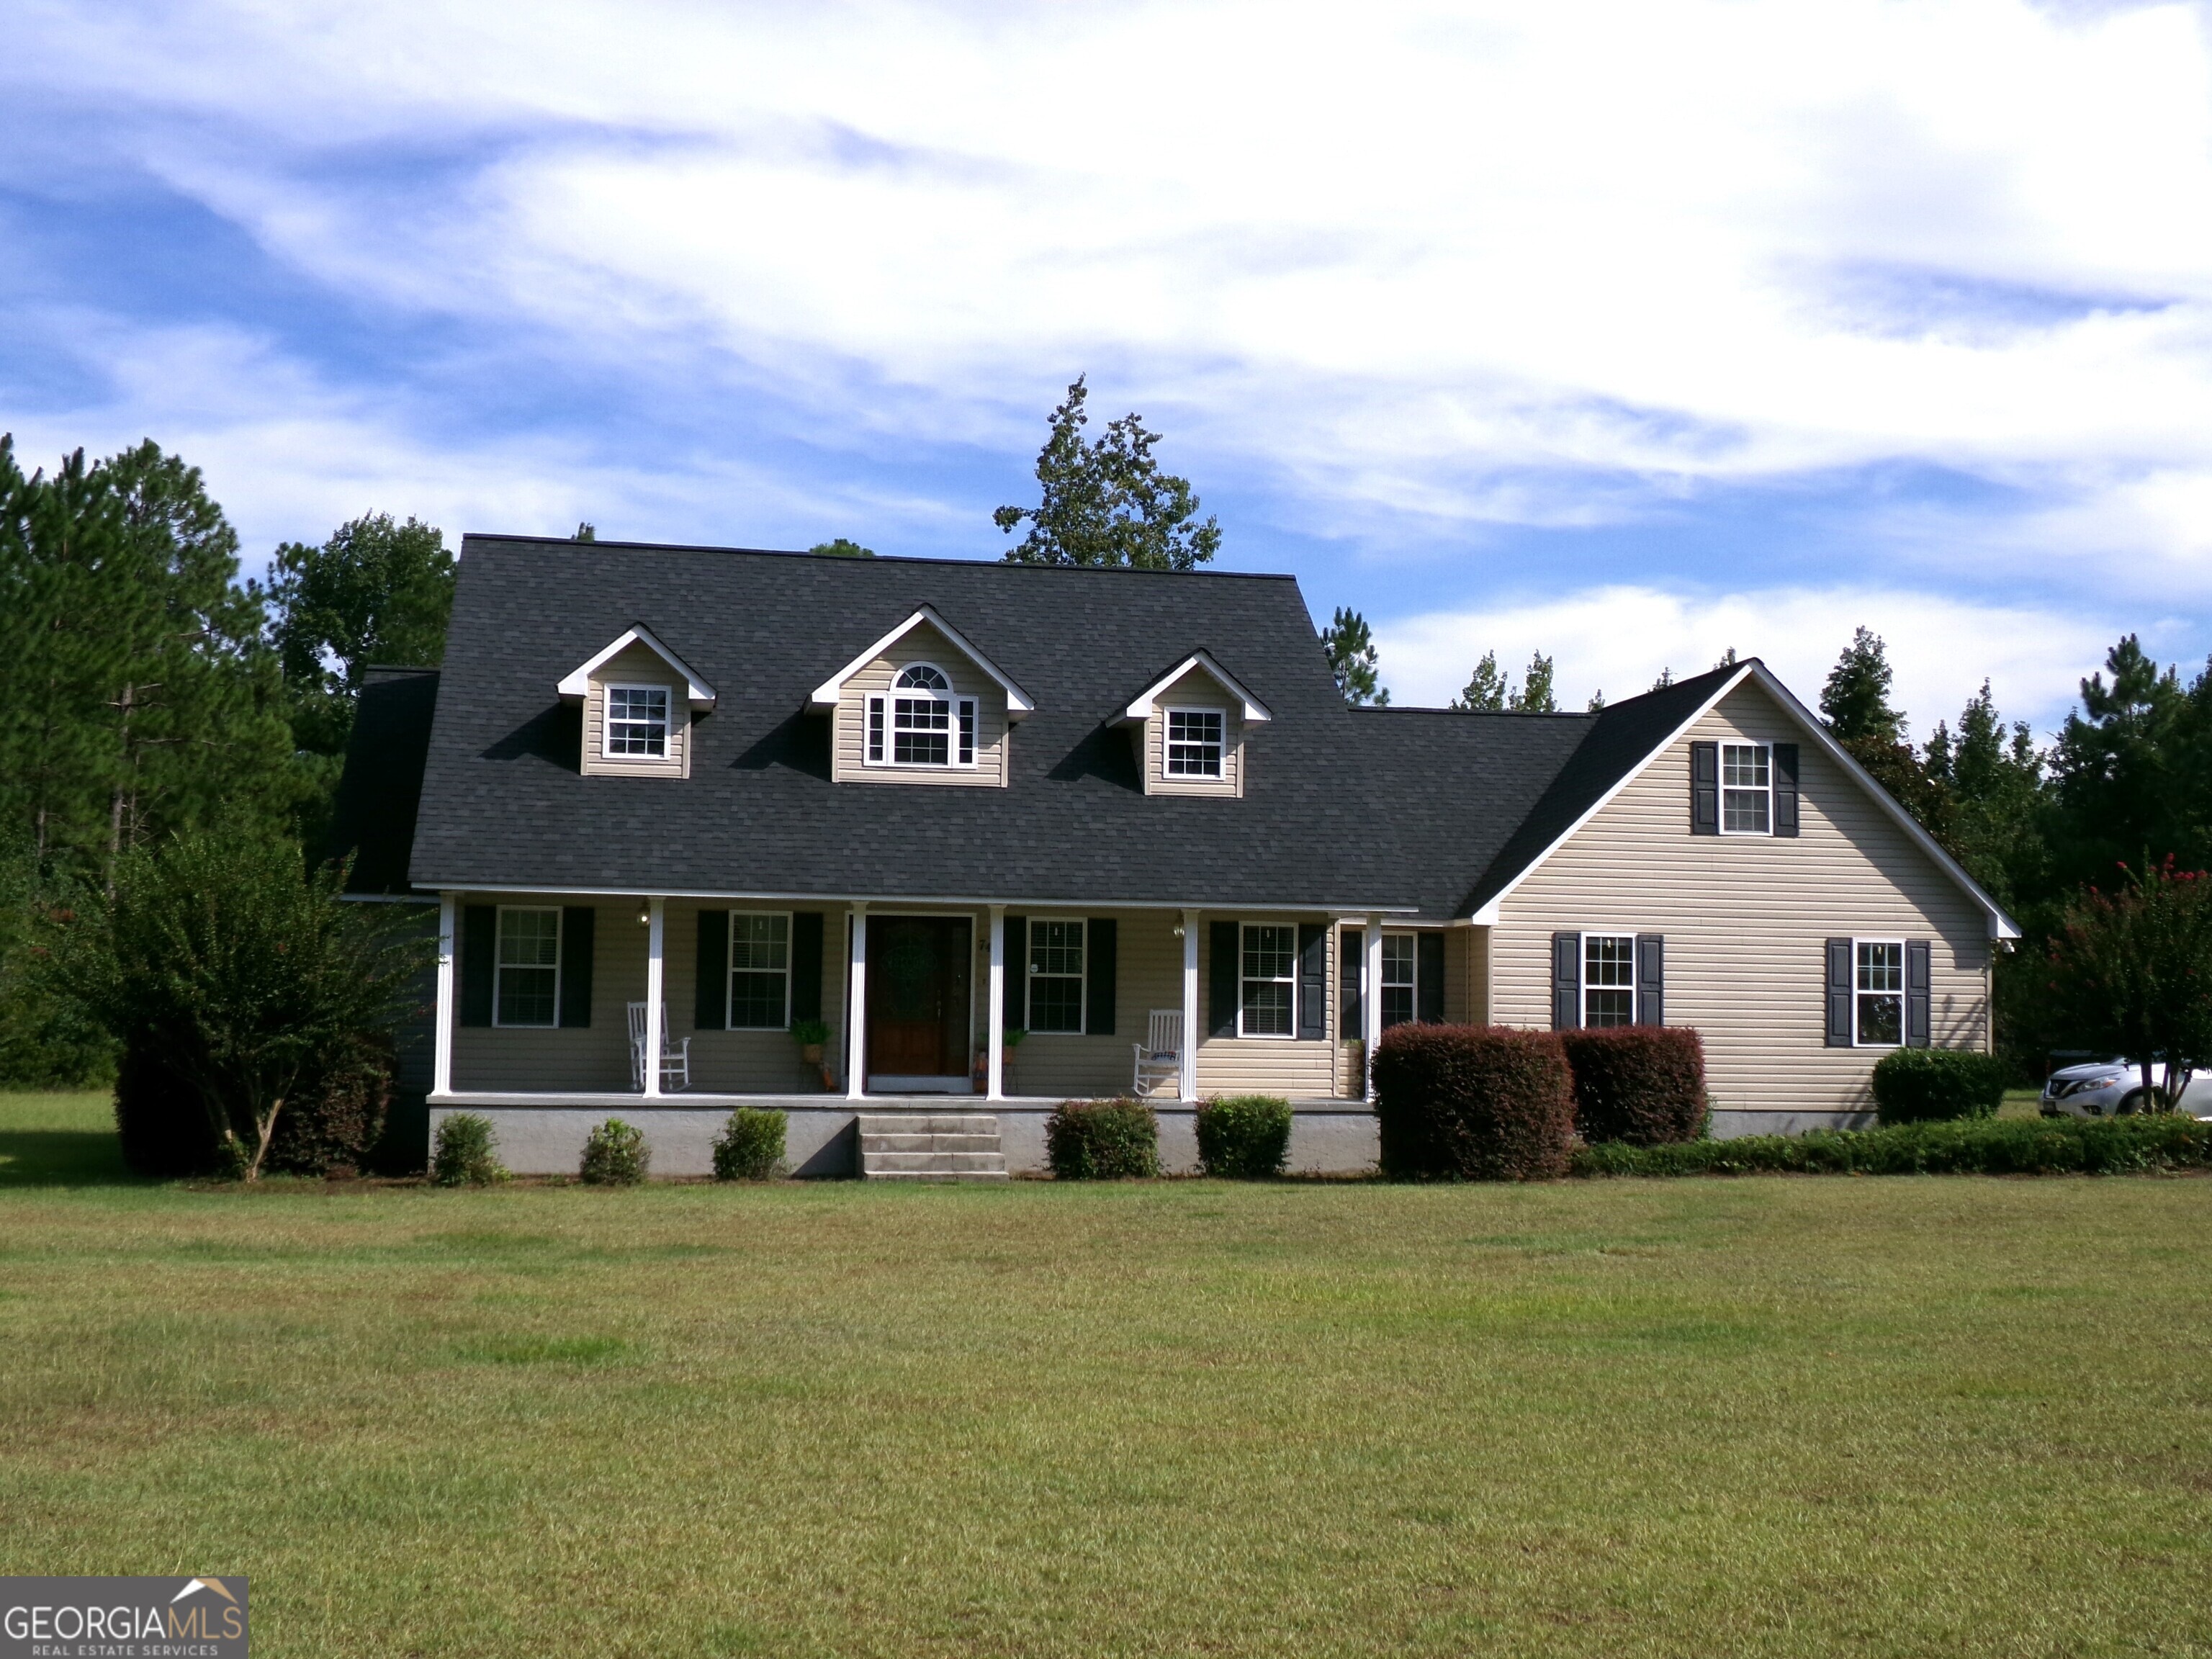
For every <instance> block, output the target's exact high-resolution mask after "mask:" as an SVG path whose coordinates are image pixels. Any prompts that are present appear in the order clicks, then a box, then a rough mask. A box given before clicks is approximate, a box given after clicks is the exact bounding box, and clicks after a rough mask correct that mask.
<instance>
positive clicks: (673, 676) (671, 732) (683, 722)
mask: <svg viewBox="0 0 2212 1659" xmlns="http://www.w3.org/2000/svg"><path fill="white" fill-rule="evenodd" d="M610 685H658V686H661V687H665V689H666V690H667V692H668V754H667V757H666V758H665V759H658V760H653V759H647V760H641V759H637V758H635V757H630V756H623V755H609V754H607V753H605V733H606V714H607V693H606V689H607V687H608V686H610ZM690 739H691V705H690V701H689V699H688V697H687V696H686V691H685V685H684V677H683V676H682V675H681V674H679V673H678V672H677V671H675V670H674V669H672V668H671V667H670V666H669V665H668V663H667V661H666V659H664V658H663V657H662V656H661V655H660V653H659V652H657V651H655V650H653V648H652V647H650V646H646V645H631V646H629V647H625V648H624V649H623V650H622V651H620V652H618V653H616V654H615V655H614V656H612V657H611V658H609V659H607V660H606V661H605V663H603V664H601V665H600V666H599V671H598V672H597V673H596V674H594V675H592V678H591V680H590V682H589V684H587V686H586V690H585V694H584V752H583V770H584V773H585V775H586V776H587V777H669V778H688V777H690V775H691V741H690Z"/></svg>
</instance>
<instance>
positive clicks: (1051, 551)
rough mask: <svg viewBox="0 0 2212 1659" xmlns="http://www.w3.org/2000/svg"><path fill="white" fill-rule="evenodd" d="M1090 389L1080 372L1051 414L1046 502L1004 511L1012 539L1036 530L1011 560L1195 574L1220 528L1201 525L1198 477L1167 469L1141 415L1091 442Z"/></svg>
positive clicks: (1040, 477) (1042, 475) (1041, 470)
mask: <svg viewBox="0 0 2212 1659" xmlns="http://www.w3.org/2000/svg"><path fill="white" fill-rule="evenodd" d="M1088 396H1089V392H1088V391H1087V390H1086V388H1085V385H1084V377H1083V376H1081V375H1078V376H1077V377H1076V380H1075V384H1074V385H1073V386H1069V387H1068V388H1067V401H1066V403H1064V404H1060V407H1059V408H1057V409H1055V410H1053V411H1052V435H1051V436H1050V437H1048V439H1046V441H1045V446H1044V448H1043V449H1042V451H1041V452H1039V453H1038V455H1037V461H1036V476H1037V483H1039V484H1040V485H1042V489H1043V498H1042V501H1040V502H1039V504H1038V505H1037V506H1036V507H1000V508H999V509H998V511H997V512H995V513H993V514H992V515H991V520H992V522H993V523H994V524H996V525H997V526H999V528H1000V530H1002V531H1004V532H1006V534H1008V535H1012V533H1013V532H1014V531H1015V530H1016V529H1018V527H1019V526H1021V524H1022V522H1023V521H1024V520H1027V521H1028V522H1029V526H1030V532H1029V534H1028V535H1027V536H1026V537H1024V538H1023V540H1022V542H1021V544H1020V545H1019V546H1018V547H1015V548H1013V549H1012V550H1009V551H1008V553H1007V554H1006V562H1007V563H1009V564H1082V565H1123V566H1128V567H1131V568H1136V569H1140V570H1188V569H1190V568H1192V567H1194V566H1195V565H1200V564H1204V563H1205V562H1207V561H1208V560H1210V559H1211V558H1212V557H1213V556H1214V554H1215V553H1217V552H1218V551H1219V550H1220V547H1221V526H1219V525H1218V524H1217V523H1216V522H1215V521H1214V520H1212V519H1211V518H1209V519H1207V520H1206V522H1205V523H1203V524H1197V523H1194V522H1193V520H1194V519H1195V518H1196V517H1197V515H1198V507H1199V501H1198V496H1197V495H1195V494H1194V492H1193V491H1192V489H1191V487H1190V481H1189V480H1188V479H1187V478H1178V477H1176V476H1175V475H1174V474H1172V473H1168V472H1163V471H1160V466H1159V463H1158V461H1156V460H1154V459H1152V446H1153V445H1155V444H1157V443H1158V442H1159V441H1160V439H1159V434H1158V433H1157V432H1147V431H1146V429H1145V426H1144V422H1142V421H1141V420H1139V418H1138V417H1137V416H1135V415H1134V414H1129V415H1124V416H1122V417H1121V419H1120V420H1118V421H1113V422H1109V423H1108V425H1107V428H1106V432H1105V435H1104V436H1103V437H1102V438H1100V439H1099V441H1097V442H1096V443H1089V442H1086V441H1085V439H1084V436H1083V428H1084V427H1085V426H1086V425H1087V424H1089V422H1090V418H1091V417H1090V416H1088V415H1086V414H1085V412H1084V408H1083V405H1084V403H1085V399H1086V398H1087V397H1088Z"/></svg>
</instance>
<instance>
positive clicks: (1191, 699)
mask: <svg viewBox="0 0 2212 1659" xmlns="http://www.w3.org/2000/svg"><path fill="white" fill-rule="evenodd" d="M1170 708H1203V709H1208V710H1211V711H1212V712H1213V713H1215V714H1219V715H1220V716H1221V775H1220V776H1219V777H1218V778H1189V777H1170V776H1169V775H1168V766H1167V730H1168V710H1169V709H1170ZM1144 762H1145V793H1146V794H1149V795H1242V794H1243V793H1244V712H1243V704H1241V703H1239V702H1237V701H1236V700H1235V699H1234V698H1232V697H1231V696H1229V694H1228V693H1227V692H1225V691H1224V690H1222V689H1221V685H1220V683H1219V682H1218V681H1217V680H1216V679H1215V678H1213V676H1212V675H1211V674H1209V673H1207V672H1206V671H1205V670H1204V669H1202V668H1194V669H1192V670H1191V671H1189V672H1188V673H1187V674H1185V675H1184V676H1183V677H1182V678H1181V679H1179V680H1177V681H1176V683H1175V684H1173V685H1171V686H1170V687H1169V688H1168V689H1167V690H1164V691H1163V692H1161V693H1160V695H1159V696H1157V697H1155V698H1154V699H1153V700H1152V716H1151V718H1150V719H1148V720H1146V722H1145V756H1144Z"/></svg>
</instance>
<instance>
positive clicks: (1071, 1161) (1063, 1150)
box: [1044, 1100, 1160, 1181]
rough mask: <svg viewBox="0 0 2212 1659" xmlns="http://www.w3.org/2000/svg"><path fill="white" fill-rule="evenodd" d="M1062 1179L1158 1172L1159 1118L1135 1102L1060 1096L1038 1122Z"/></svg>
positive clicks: (1100, 1178) (1126, 1176) (1114, 1177)
mask: <svg viewBox="0 0 2212 1659" xmlns="http://www.w3.org/2000/svg"><path fill="white" fill-rule="evenodd" d="M1044 1145H1045V1157H1046V1159H1047V1161H1048V1162H1049V1163H1050V1164H1051V1165H1052V1172H1053V1174H1054V1175H1056V1176H1059V1177H1060V1179H1061V1180H1062V1181H1135V1180H1143V1179H1146V1178H1147V1177H1150V1176H1156V1175H1158V1173H1159V1172H1160V1121H1159V1119H1158V1117H1156V1116H1154V1115H1153V1114H1152V1108H1151V1107H1149V1106H1147V1105H1146V1104H1145V1103H1144V1102H1142V1101H1140V1100H1063V1101H1061V1102H1060V1104H1059V1105H1057V1106H1055V1107H1054V1108H1053V1112H1052V1115H1051V1116H1050V1117H1048V1118H1047V1119H1046V1120H1045V1123H1044Z"/></svg>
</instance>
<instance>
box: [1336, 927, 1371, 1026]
mask: <svg viewBox="0 0 2212 1659" xmlns="http://www.w3.org/2000/svg"><path fill="white" fill-rule="evenodd" d="M1336 948H1337V949H1338V951H1340V952H1342V960H1341V961H1340V962H1339V963H1337V975H1336V982H1337V985H1338V987H1340V988H1339V990H1338V992H1337V1002H1338V1011H1337V1028H1336V1035H1337V1038H1338V1040H1339V1041H1340V1042H1351V1041H1352V1038H1354V1037H1356V1036H1364V1034H1365V1031H1366V1029H1367V1028H1366V1027H1365V1026H1364V1025H1362V1024H1360V1023H1359V1020H1360V1013H1359V987H1360V986H1361V984H1362V983H1363V982H1364V980H1365V978H1366V975H1367V930H1366V929H1365V928H1364V927H1346V928H1344V929H1343V930H1342V931H1341V933H1340V937H1339V939H1338V940H1337V945H1336Z"/></svg>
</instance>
